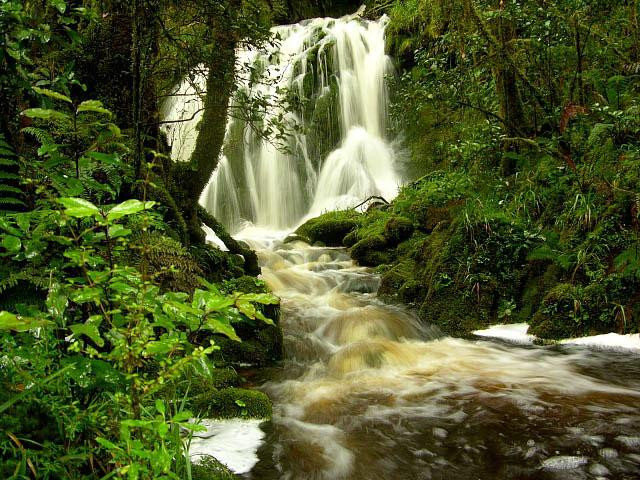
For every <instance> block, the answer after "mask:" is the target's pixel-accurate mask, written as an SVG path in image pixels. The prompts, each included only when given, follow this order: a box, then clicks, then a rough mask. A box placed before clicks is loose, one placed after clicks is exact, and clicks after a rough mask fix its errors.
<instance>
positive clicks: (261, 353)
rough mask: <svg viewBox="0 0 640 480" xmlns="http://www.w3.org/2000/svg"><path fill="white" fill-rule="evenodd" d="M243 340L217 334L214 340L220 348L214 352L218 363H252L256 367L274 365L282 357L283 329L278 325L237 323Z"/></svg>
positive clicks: (237, 328)
mask: <svg viewBox="0 0 640 480" xmlns="http://www.w3.org/2000/svg"><path fill="white" fill-rule="evenodd" d="M235 327H236V333H238V335H239V336H240V338H243V339H244V340H243V341H242V342H237V341H234V340H231V339H229V338H227V337H224V336H220V335H216V336H214V342H215V344H216V345H217V346H219V347H220V350H217V351H215V352H214V353H213V354H212V358H213V359H214V360H215V361H216V362H217V363H222V364H232V365H233V364H250V365H252V366H256V367H266V366H269V365H273V364H274V363H275V362H277V361H279V360H281V359H282V354H283V351H282V342H283V340H282V330H281V329H280V327H279V326H277V325H264V326H260V327H255V328H254V329H252V328H251V325H244V326H243V325H235Z"/></svg>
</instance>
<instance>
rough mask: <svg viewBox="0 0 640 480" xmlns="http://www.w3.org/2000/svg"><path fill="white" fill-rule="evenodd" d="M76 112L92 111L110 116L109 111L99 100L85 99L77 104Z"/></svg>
mask: <svg viewBox="0 0 640 480" xmlns="http://www.w3.org/2000/svg"><path fill="white" fill-rule="evenodd" d="M77 112H78V113H82V112H93V113H102V114H104V115H109V116H111V112H110V111H109V110H107V109H106V108H104V105H102V102H101V101H100V100H86V101H84V102H82V103H81V104H80V105H78V110H77Z"/></svg>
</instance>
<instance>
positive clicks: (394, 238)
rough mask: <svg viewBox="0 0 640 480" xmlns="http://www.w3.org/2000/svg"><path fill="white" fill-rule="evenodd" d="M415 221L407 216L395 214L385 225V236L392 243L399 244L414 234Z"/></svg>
mask: <svg viewBox="0 0 640 480" xmlns="http://www.w3.org/2000/svg"><path fill="white" fill-rule="evenodd" d="M413 230H414V227H413V222H412V221H411V220H409V219H408V218H406V217H399V216H393V217H391V218H390V219H389V220H387V223H386V224H385V226H384V238H386V239H387V242H389V244H390V245H398V244H399V243H401V242H403V241H405V240H407V239H409V238H410V237H411V235H412V234H413Z"/></svg>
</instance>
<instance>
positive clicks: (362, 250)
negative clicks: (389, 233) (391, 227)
mask: <svg viewBox="0 0 640 480" xmlns="http://www.w3.org/2000/svg"><path fill="white" fill-rule="evenodd" d="M387 246H388V244H387V240H386V239H385V238H384V237H383V236H381V235H377V236H373V237H366V238H364V239H362V240H360V241H359V242H358V243H356V244H355V245H354V246H353V247H352V248H351V257H352V258H353V259H354V260H355V261H356V262H358V263H359V264H360V265H363V266H365V267H376V266H378V265H382V264H384V263H391V261H392V260H393V254H392V253H390V252H389V251H387V250H386V249H387Z"/></svg>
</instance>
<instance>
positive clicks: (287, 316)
mask: <svg viewBox="0 0 640 480" xmlns="http://www.w3.org/2000/svg"><path fill="white" fill-rule="evenodd" d="M247 241H248V242H249V243H251V244H252V246H253V247H254V248H256V249H257V250H258V252H259V257H260V260H261V263H262V268H263V278H264V280H265V281H266V282H267V284H268V285H269V286H270V287H271V288H272V289H273V290H274V292H275V293H276V294H277V295H279V296H280V297H281V298H282V320H281V325H282V328H283V331H284V336H285V356H286V359H285V361H284V364H283V365H282V366H281V367H280V368H276V369H274V370H272V371H270V372H269V373H268V378H267V379H265V382H264V384H263V385H262V387H261V388H262V389H263V390H264V391H265V392H267V393H268V394H269V395H270V396H271V398H272V399H273V401H274V408H275V412H274V417H273V421H272V423H271V424H270V425H268V426H267V427H266V430H267V441H266V443H265V445H264V446H263V447H262V449H261V450H260V451H259V457H260V461H259V463H258V464H257V465H256V466H255V467H254V469H253V470H252V472H251V473H250V474H248V475H247V478H251V479H261V480H264V479H276V478H277V479H292V480H293V479H381V480H382V479H513V478H518V479H547V478H548V479H574V478H575V479H587V478H594V479H595V478H620V479H632V478H639V476H640V362H638V357H637V355H635V354H618V353H613V352H606V353H604V352H594V351H589V350H583V349H575V348H574V349H568V348H563V349H558V348H548V347H546V348H543V347H534V346H517V345H509V344H505V343H500V342H494V341H487V340H466V339H455V338H450V337H446V336H443V335H442V334H441V333H440V332H439V331H438V330H437V329H435V328H430V327H428V326H425V325H424V324H422V323H420V322H419V321H418V320H417V319H416V317H415V316H414V315H412V314H411V313H410V312H407V311H405V310H403V309H402V308H399V307H395V306H390V305H386V304H384V303H382V302H381V301H380V300H379V299H377V297H376V290H377V288H378V284H379V279H378V277H377V276H376V275H375V274H373V273H372V272H371V271H370V270H368V269H366V268H362V267H358V266H356V265H355V264H354V263H353V262H352V261H351V259H350V258H349V255H348V253H347V252H346V251H345V250H343V249H334V248H321V247H310V246H308V245H306V244H304V243H302V242H294V243H288V244H284V243H282V242H281V241H278V240H275V241H273V240H271V241H256V240H251V239H247ZM607 472H608V473H607Z"/></svg>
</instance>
